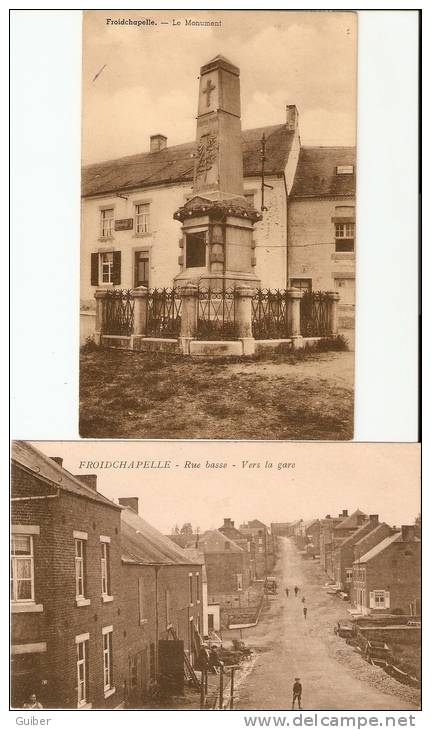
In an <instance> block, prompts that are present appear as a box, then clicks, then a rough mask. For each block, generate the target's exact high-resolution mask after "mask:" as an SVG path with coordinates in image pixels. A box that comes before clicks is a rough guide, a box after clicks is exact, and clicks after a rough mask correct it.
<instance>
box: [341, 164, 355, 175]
mask: <svg viewBox="0 0 431 730" xmlns="http://www.w3.org/2000/svg"><path fill="white" fill-rule="evenodd" d="M337 175H353V165H337Z"/></svg>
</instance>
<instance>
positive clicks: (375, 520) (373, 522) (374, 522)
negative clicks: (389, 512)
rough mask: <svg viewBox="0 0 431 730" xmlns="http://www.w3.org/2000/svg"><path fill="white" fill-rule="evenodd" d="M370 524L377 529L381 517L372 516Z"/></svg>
mask: <svg viewBox="0 0 431 730" xmlns="http://www.w3.org/2000/svg"><path fill="white" fill-rule="evenodd" d="M370 522H371V524H372V525H374V527H377V525H378V524H379V515H370Z"/></svg>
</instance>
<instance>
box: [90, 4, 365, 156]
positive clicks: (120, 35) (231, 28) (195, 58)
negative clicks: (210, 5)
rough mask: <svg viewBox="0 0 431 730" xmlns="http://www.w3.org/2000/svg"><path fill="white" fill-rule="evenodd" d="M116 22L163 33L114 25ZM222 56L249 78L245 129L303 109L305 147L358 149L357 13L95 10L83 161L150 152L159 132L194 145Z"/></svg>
mask: <svg viewBox="0 0 431 730" xmlns="http://www.w3.org/2000/svg"><path fill="white" fill-rule="evenodd" d="M107 18H110V19H112V20H115V19H120V18H126V19H129V18H130V19H142V18H152V19H154V20H155V21H156V22H157V23H158V24H157V25H156V26H143V27H136V26H132V25H109V24H107V23H106V19H107ZM185 18H191V19H195V20H221V21H222V27H217V28H214V27H213V28H205V27H185V25H184V22H185ZM174 20H175V22H178V21H181V23H182V25H180V26H178V25H175V26H174V25H173V21H174ZM162 21H164V22H166V23H168V24H167V25H162V24H161V22H162ZM218 53H221V54H223V55H225V56H226V57H227V58H228V59H229V60H230V61H232V62H233V63H234V64H236V65H237V66H239V67H240V70H241V104H242V127H243V129H247V128H251V127H258V126H264V125H271V124H281V123H283V122H284V121H285V117H286V112H285V107H286V104H296V106H297V107H298V110H299V115H300V116H299V122H300V135H301V141H302V143H303V144H305V145H318V144H322V145H354V144H355V139H356V132H355V127H356V14H355V13H354V12H334V11H293V12H290V11H278V12H277V11H268V12H267V11H196V10H194V11H193V10H190V11H126V10H125V11H112V10H107V11H104V10H90V11H84V25H83V76H82V90H83V147H82V156H83V162H84V163H90V162H97V161H100V160H104V159H112V158H115V157H120V156H123V155H127V154H135V153H137V152H146V151H148V148H149V137H150V135H151V134H155V133H162V134H165V135H166V136H167V137H168V145H173V144H181V143H183V142H188V141H192V140H193V139H194V138H195V116H196V110H197V94H198V77H199V69H200V67H201V66H202V65H203V64H204V63H206V62H207V61H209V60H210V59H211V58H213V57H214V56H216V55H217V54H218ZM101 69H103V70H102V71H101ZM99 71H101V73H100V75H99V76H98V77H97V78H96V79H95V80H93V79H94V77H95V76H96V74H97V73H98V72H99Z"/></svg>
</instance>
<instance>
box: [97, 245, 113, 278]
mask: <svg viewBox="0 0 431 730" xmlns="http://www.w3.org/2000/svg"><path fill="white" fill-rule="evenodd" d="M109 256H110V257H111V259H110V260H107V261H104V257H109ZM105 266H107V267H108V269H107V272H106V274H105V272H104V267H105ZM105 275H106V277H107V278H106V279H105V278H104V277H105ZM113 279H114V251H99V281H100V284H113V283H114V282H113Z"/></svg>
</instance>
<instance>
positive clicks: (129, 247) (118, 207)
mask: <svg viewBox="0 0 431 730" xmlns="http://www.w3.org/2000/svg"><path fill="white" fill-rule="evenodd" d="M267 182H268V183H269V184H271V185H273V187H274V190H268V191H267V192H266V205H267V207H268V211H267V212H266V213H265V216H264V220H263V221H262V222H260V223H257V224H256V225H255V228H254V236H253V238H254V240H255V242H256V249H255V256H256V267H255V272H256V275H257V276H258V277H259V278H260V279H261V282H262V286H264V287H271V288H284V287H285V285H286V198H285V191H284V182H283V179H282V178H275V177H271V178H268V180H267ZM244 189H245V192H246V194H247V192H249V193H250V192H253V193H254V195H253V198H252V199H253V203H254V205H255V207H256V208H257V209H258V210H260V205H261V199H260V180H258V179H257V178H256V179H255V178H250V179H247V180H246V181H245V183H244ZM190 194H191V186H190V185H188V184H181V183H177V184H173V185H166V186H160V187H157V188H143V189H140V190H136V191H133V192H131V193H128V194H127V195H128V199H127V200H124V199H123V198H120V197H117V196H115V195H107V196H99V197H97V198H85V199H83V200H82V207H81V306H84V307H90V308H91V309H94V308H95V305H94V292H95V290H96V289H104V288H106V289H112V288H114V286H113V285H111V284H102V283H101V280H100V283H99V286H97V287H96V286H92V285H91V254H92V253H96V252H100V253H101V252H103V251H114V250H115V251H121V283H120V284H119V285H117V288H123V289H129V288H133V286H134V256H135V251H136V250H142V249H145V250H148V251H149V258H150V279H149V286H150V288H153V287H171V286H172V282H173V278H174V276H175V275H176V274H178V273H179V271H180V267H179V265H178V257H179V255H180V253H181V249H180V248H179V241H180V238H181V235H182V234H181V227H180V225H179V223H178V221H175V220H174V219H173V214H174V212H175V211H176V210H177V209H178V208H179V207H180V206H182V205H184V203H185V202H186V200H187V197H188V196H190ZM137 201H139V202H149V203H150V233H148V234H141V235H137V234H136V233H135V230H134V229H135V224H133V225H134V228H133V230H127V231H113V235H112V238H110V239H109V240H101V239H100V210H101V208H107V207H113V208H114V219H117V220H118V219H124V218H134V215H135V204H136V203H137Z"/></svg>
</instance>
